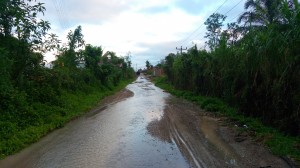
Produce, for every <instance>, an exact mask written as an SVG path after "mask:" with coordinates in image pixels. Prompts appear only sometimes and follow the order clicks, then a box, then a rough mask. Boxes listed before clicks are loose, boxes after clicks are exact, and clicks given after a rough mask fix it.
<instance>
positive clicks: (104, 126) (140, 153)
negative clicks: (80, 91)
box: [0, 76, 251, 168]
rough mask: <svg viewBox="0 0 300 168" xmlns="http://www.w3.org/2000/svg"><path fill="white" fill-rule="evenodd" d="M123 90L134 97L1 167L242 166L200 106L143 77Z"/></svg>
mask: <svg viewBox="0 0 300 168" xmlns="http://www.w3.org/2000/svg"><path fill="white" fill-rule="evenodd" d="M127 89H128V90H130V91H131V92H133V96H132V97H129V98H126V99H123V100H122V101H117V102H112V103H110V104H108V105H105V106H102V107H98V108H97V109H94V110H92V111H91V112H89V113H87V114H86V115H85V116H83V117H81V118H79V119H77V120H74V121H72V122H70V123H68V124H67V125H66V126H65V127H64V128H61V129H58V130H56V131H54V132H52V133H50V134H49V135H47V136H46V137H44V138H43V139H42V140H41V141H39V142H38V143H35V144H33V145H31V146H30V147H28V148H26V149H24V150H23V151H21V152H20V153H18V154H16V155H13V156H9V157H7V158H6V159H4V160H1V161H0V167H1V168H69V167H70V168H102V167H103V168H106V167H111V168H119V167H120V168H123V167H124V168H127V167H128V168H134V167H138V168H150V167H151V168H152V167H157V168H161V167H162V168H164V167H166V168H169V167H172V168H176V167H178V168H185V167H203V168H206V167H243V165H244V164H243V162H240V159H241V158H240V155H237V154H236V153H235V150H233V148H232V147H231V146H230V145H228V144H227V143H225V141H224V140H223V139H222V138H221V137H220V136H219V133H218V132H217V131H218V126H217V121H215V120H214V119H213V118H209V117H205V116H201V115H200V114H201V109H199V108H198V107H196V106H194V105H193V104H191V103H188V102H186V101H183V100H182V99H178V98H175V97H173V96H171V95H170V94H168V93H165V92H163V90H161V89H159V88H157V87H155V86H154V85H153V83H151V82H149V81H148V80H147V79H145V78H144V77H142V76H141V77H139V78H138V79H137V80H136V81H135V82H133V83H132V84H130V85H128V86H127ZM250 167H251V166H250Z"/></svg>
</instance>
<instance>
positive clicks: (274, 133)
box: [155, 77, 300, 160]
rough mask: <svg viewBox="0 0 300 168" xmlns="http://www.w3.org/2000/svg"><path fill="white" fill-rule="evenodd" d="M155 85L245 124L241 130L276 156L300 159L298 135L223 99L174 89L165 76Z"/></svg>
mask: <svg viewBox="0 0 300 168" xmlns="http://www.w3.org/2000/svg"><path fill="white" fill-rule="evenodd" d="M155 85H157V86H158V87H160V88H162V89H164V90H166V91H168V92H169V93H171V94H173V95H175V96H178V97H182V98H184V99H187V100H189V101H192V102H194V103H196V104H198V105H199V106H201V108H203V109H205V110H206V111H209V112H213V113H214V114H216V115H222V116H223V115H225V116H227V117H228V118H229V119H230V120H232V121H233V122H234V123H236V124H238V125H239V126H243V125H246V126H247V128H241V129H242V131H246V132H249V133H250V134H252V135H254V136H255V137H253V138H255V139H256V140H257V141H262V142H263V143H264V144H265V145H267V146H268V147H269V148H270V149H271V151H272V152H273V153H274V154H276V155H278V156H289V157H291V158H293V159H296V160H300V151H299V150H298V149H297V148H295V147H296V146H299V144H300V138H299V137H292V136H287V135H284V134H282V133H281V132H279V131H278V130H276V129H274V128H272V127H267V126H265V125H263V124H262V122H261V121H259V120H258V119H254V118H250V117H245V116H244V115H242V114H240V113H238V112H237V109H235V108H232V107H230V106H229V105H228V104H227V103H225V102H224V101H222V100H220V99H218V98H212V97H206V96H200V95H197V94H194V93H193V92H188V91H186V90H178V89H175V88H174V87H173V86H172V85H171V84H170V83H169V82H168V80H167V79H166V78H165V77H159V78H156V79H155Z"/></svg>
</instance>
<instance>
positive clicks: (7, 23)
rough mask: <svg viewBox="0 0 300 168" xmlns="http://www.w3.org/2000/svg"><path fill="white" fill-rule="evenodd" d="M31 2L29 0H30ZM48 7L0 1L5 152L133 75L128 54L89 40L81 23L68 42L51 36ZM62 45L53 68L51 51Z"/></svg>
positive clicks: (0, 129) (0, 145)
mask: <svg viewBox="0 0 300 168" xmlns="http://www.w3.org/2000/svg"><path fill="white" fill-rule="evenodd" d="M28 2H30V3H28ZM44 10H45V8H44V7H43V4H42V3H38V2H36V1H33V0H29V1H23V0H22V1H21V0H16V1H12V0H1V1H0V11H1V12H0V76H1V78H0V158H3V157H5V156H7V155H10V154H13V153H15V152H17V151H19V150H21V149H22V148H24V147H26V146H27V145H29V144H30V143H33V142H35V141H37V140H38V139H40V138H41V137H42V136H44V135H45V134H46V133H48V132H49V131H51V130H53V129H55V128H59V127H62V126H63V125H64V124H65V123H66V122H68V121H70V120H71V119H72V118H74V117H77V116H79V115H81V114H83V113H84V112H86V111H88V110H89V109H91V108H92V107H94V106H95V105H96V104H97V103H98V101H99V100H100V99H102V98H103V97H104V96H107V95H110V94H112V93H114V92H115V91H117V90H120V89H121V88H123V87H125V84H127V83H128V82H129V81H131V79H133V78H134V71H133V69H132V68H131V67H130V64H129V61H130V60H129V59H126V60H125V59H124V58H119V57H117V56H116V54H115V53H113V52H108V53H106V55H105V56H104V55H102V54H103V50H102V48H101V47H96V46H91V45H87V46H85V48H84V40H83V34H82V33H81V27H80V26H78V27H77V28H76V29H75V30H74V32H72V31H70V33H69V34H68V36H67V38H68V40H69V42H68V46H67V47H62V48H60V46H59V43H60V41H59V40H58V39H57V36H56V35H54V34H50V35H49V36H47V38H46V39H43V37H44V36H46V34H47V33H46V31H47V30H48V29H49V28H50V26H49V24H48V22H45V21H42V20H40V19H38V18H37V17H36V16H37V13H42V12H43V11H44ZM55 48H58V49H59V54H58V56H57V60H55V61H54V62H53V64H54V67H53V68H46V67H45V62H44V60H43V59H44V56H43V55H42V54H43V53H45V52H46V51H50V50H52V49H55Z"/></svg>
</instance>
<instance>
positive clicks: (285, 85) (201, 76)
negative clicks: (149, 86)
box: [163, 0, 300, 136]
mask: <svg viewBox="0 0 300 168" xmlns="http://www.w3.org/2000/svg"><path fill="white" fill-rule="evenodd" d="M245 8H246V9H247V11H246V12H245V13H244V14H242V15H241V16H240V18H239V19H238V23H240V24H237V23H230V24H228V25H227V29H226V30H223V22H224V20H225V19H226V16H224V15H222V14H218V13H214V14H212V15H211V16H210V17H209V18H208V19H207V20H206V22H205V25H206V27H207V33H206V37H207V38H208V41H207V42H206V44H207V46H208V47H209V50H198V49H197V47H196V46H195V47H192V48H190V49H189V50H188V52H187V53H183V54H173V53H170V54H169V55H168V56H167V57H166V58H165V61H164V63H163V66H164V70H165V73H166V76H167V79H168V81H170V83H171V84H172V85H174V86H175V87H176V88H177V89H184V90H189V91H193V92H194V93H197V94H199V95H206V96H213V97H219V98H221V99H223V100H225V101H226V102H227V103H229V104H230V105H232V106H234V107H236V108H237V109H238V111H239V113H241V114H243V115H246V116H251V117H254V118H257V119H259V120H261V121H263V122H264V123H265V124H267V125H270V126H273V127H276V128H278V129H280V130H281V131H283V132H284V133H286V134H291V135H295V136H299V135H300V4H299V2H298V1H297V0H248V1H247V2H246V4H245Z"/></svg>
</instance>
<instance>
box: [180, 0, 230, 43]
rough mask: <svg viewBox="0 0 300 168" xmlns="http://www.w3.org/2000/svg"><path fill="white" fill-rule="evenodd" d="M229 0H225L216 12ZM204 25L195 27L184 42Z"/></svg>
mask: <svg viewBox="0 0 300 168" xmlns="http://www.w3.org/2000/svg"><path fill="white" fill-rule="evenodd" d="M227 1H228V0H225V1H224V2H223V3H222V4H221V5H220V6H219V7H218V8H217V9H216V10H215V11H214V13H216V12H217V11H218V10H219V9H220V8H221V7H222V6H223V5H224V4H225V3H226V2H227ZM203 26H204V25H201V26H199V27H198V28H197V29H195V30H194V31H193V32H192V33H191V34H190V35H189V36H188V37H187V38H186V39H185V40H183V41H182V43H185V42H186V41H187V40H188V39H189V38H190V37H191V36H192V35H193V34H194V33H195V32H197V31H198V30H199V29H200V28H202V27H203Z"/></svg>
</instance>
